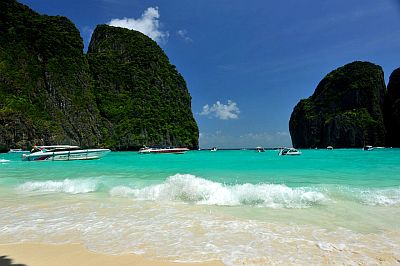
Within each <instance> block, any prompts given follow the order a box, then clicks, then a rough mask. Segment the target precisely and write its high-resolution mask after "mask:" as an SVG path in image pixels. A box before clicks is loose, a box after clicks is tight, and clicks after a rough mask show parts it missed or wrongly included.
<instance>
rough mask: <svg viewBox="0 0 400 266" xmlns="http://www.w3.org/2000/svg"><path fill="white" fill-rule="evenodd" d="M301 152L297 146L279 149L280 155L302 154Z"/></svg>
mask: <svg viewBox="0 0 400 266" xmlns="http://www.w3.org/2000/svg"><path fill="white" fill-rule="evenodd" d="M300 154H301V152H300V151H298V150H296V149H295V148H284V149H280V150H279V155H280V156H281V155H300Z"/></svg>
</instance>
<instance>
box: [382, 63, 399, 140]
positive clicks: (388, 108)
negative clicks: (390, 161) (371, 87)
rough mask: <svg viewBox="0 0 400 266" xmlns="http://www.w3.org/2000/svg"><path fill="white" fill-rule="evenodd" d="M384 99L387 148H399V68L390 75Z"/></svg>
mask: <svg viewBox="0 0 400 266" xmlns="http://www.w3.org/2000/svg"><path fill="white" fill-rule="evenodd" d="M387 89H388V93H387V95H386V98H385V125H386V130H387V141H386V145H387V146H388V147H400V68H397V69H395V70H394V71H393V73H392V74H391V75H390V78H389V83H388V87H387Z"/></svg>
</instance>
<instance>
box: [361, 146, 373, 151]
mask: <svg viewBox="0 0 400 266" xmlns="http://www.w3.org/2000/svg"><path fill="white" fill-rule="evenodd" d="M373 149H374V147H372V146H370V145H367V146H364V148H363V150H364V151H372V150H373Z"/></svg>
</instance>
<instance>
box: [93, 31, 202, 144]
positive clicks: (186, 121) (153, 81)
mask: <svg viewBox="0 0 400 266" xmlns="http://www.w3.org/2000/svg"><path fill="white" fill-rule="evenodd" d="M87 56H88V61H89V65H90V69H91V72H92V74H93V77H94V80H95V95H96V101H97V105H98V107H99V110H100V114H101V116H102V117H103V118H104V120H105V122H106V123H105V124H106V125H107V127H106V132H105V136H106V139H105V141H106V142H107V144H108V145H111V146H116V147H119V148H120V149H130V148H138V147H140V146H142V145H143V144H146V145H160V144H161V145H176V146H188V147H190V148H197V147H198V128H197V124H196V122H195V120H194V118H193V114H192V111H191V97H190V94H189V92H188V89H187V87H186V83H185V80H184V79H183V77H182V76H181V75H180V74H179V73H178V71H177V70H176V69H175V67H174V66H172V65H171V64H170V63H169V60H168V58H167V56H166V55H165V53H164V52H163V50H162V49H161V48H160V47H159V46H158V45H157V43H156V42H154V41H153V40H151V39H150V38H148V37H147V36H145V35H143V34H142V33H140V32H137V31H133V30H128V29H123V28H116V27H111V26H107V25H99V26H97V28H96V29H95V31H94V33H93V35H92V39H91V41H90V45H89V49H88V54H87Z"/></svg>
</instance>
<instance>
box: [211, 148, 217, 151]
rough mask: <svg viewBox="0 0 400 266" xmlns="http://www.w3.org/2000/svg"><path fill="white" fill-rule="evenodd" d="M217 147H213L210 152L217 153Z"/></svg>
mask: <svg viewBox="0 0 400 266" xmlns="http://www.w3.org/2000/svg"><path fill="white" fill-rule="evenodd" d="M217 150H218V149H217V147H212V149H211V150H210V151H217Z"/></svg>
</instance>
